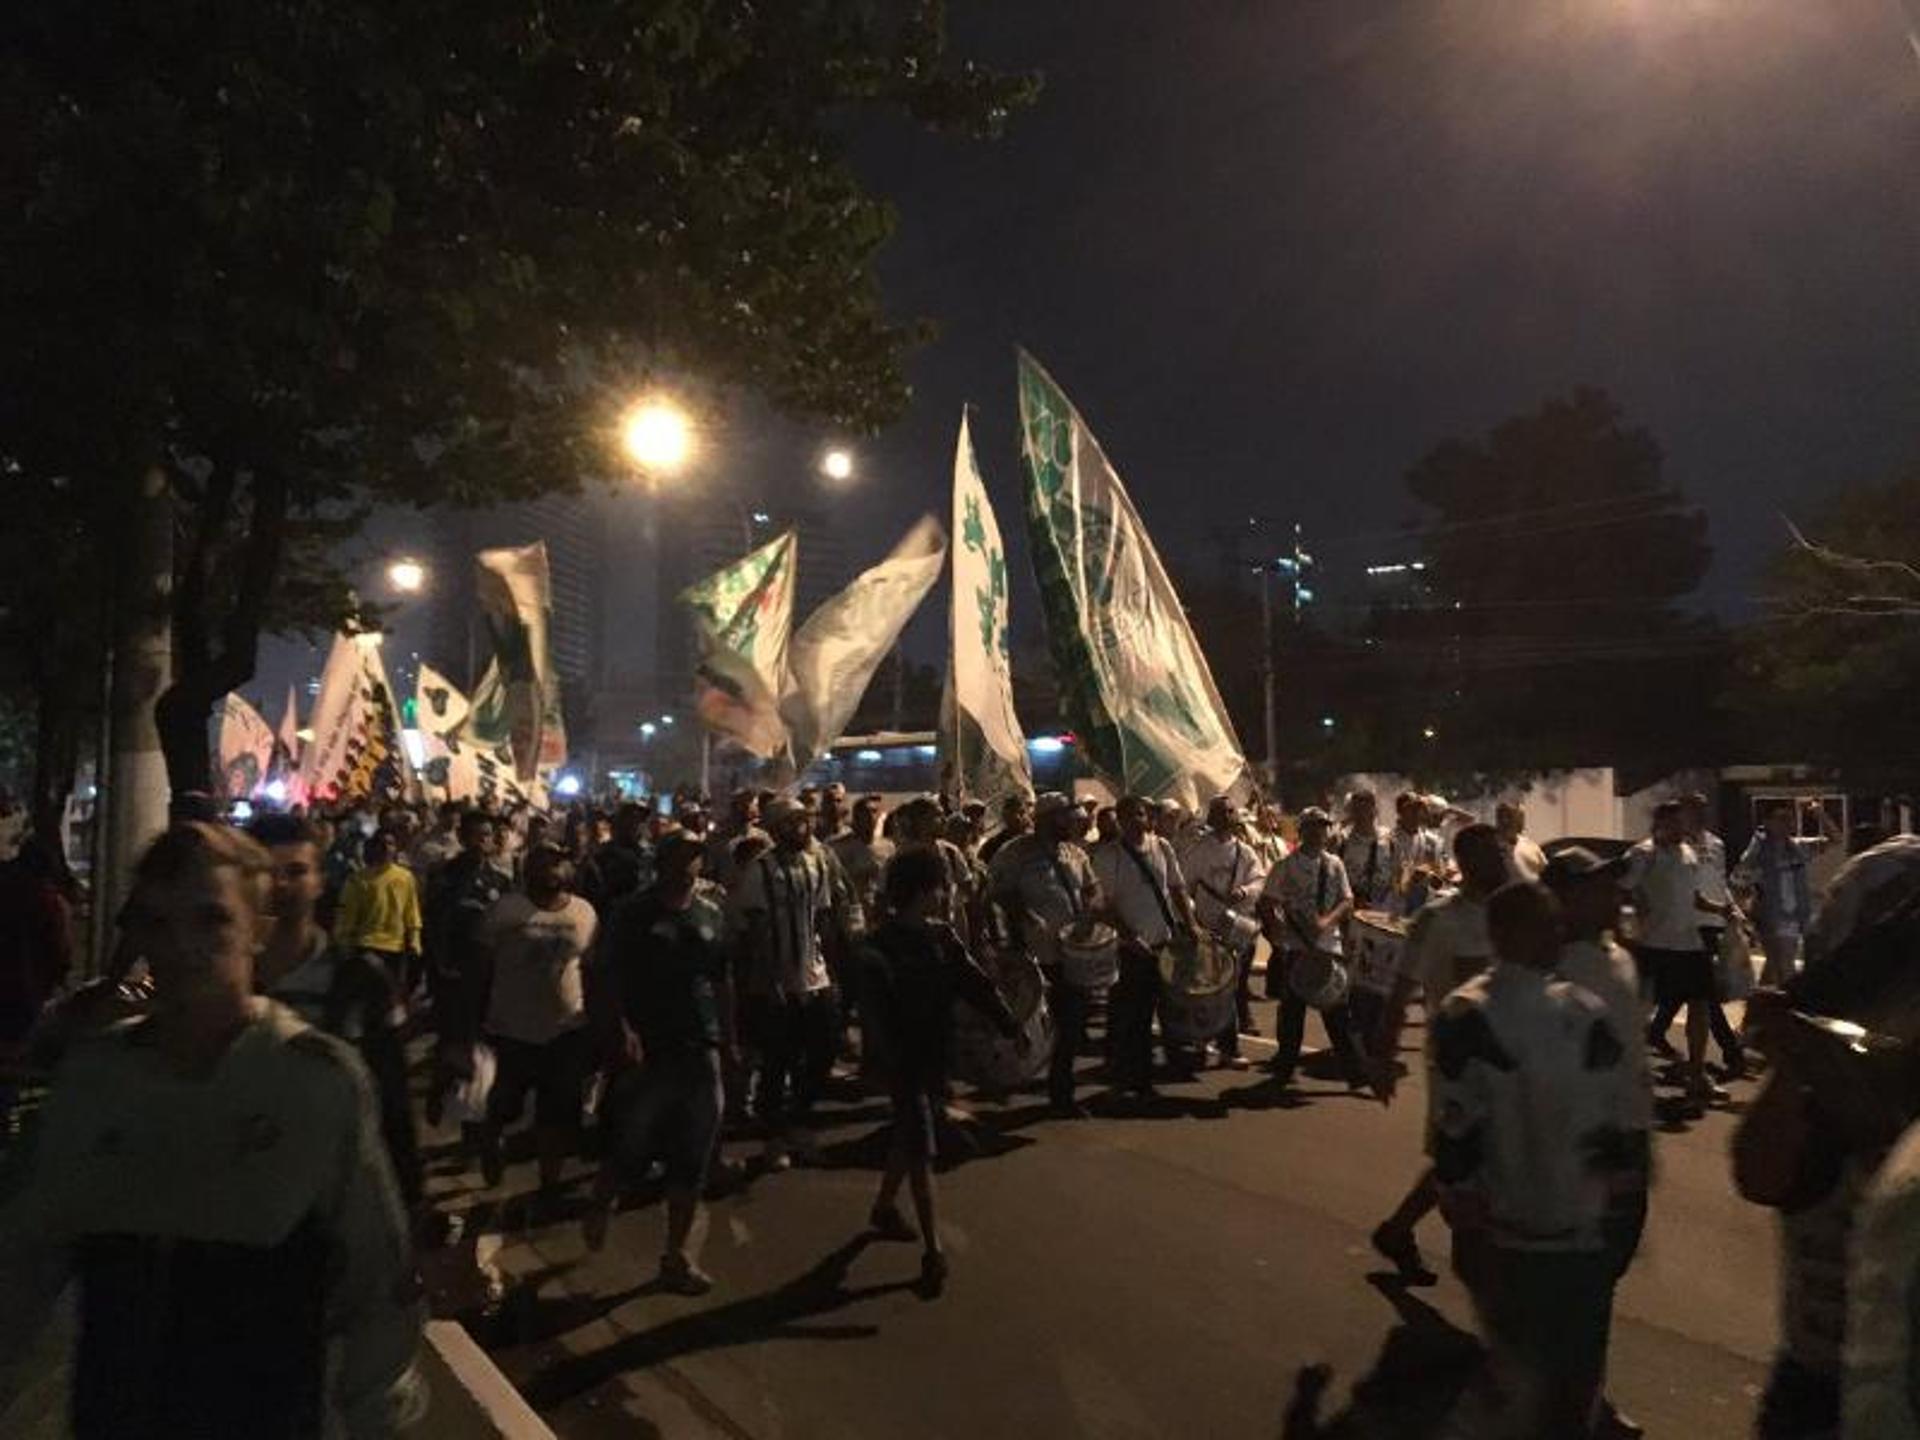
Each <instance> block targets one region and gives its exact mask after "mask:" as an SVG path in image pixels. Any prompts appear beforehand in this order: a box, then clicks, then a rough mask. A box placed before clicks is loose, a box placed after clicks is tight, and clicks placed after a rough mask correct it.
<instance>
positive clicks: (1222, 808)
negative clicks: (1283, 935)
mask: <svg viewBox="0 0 1920 1440" xmlns="http://www.w3.org/2000/svg"><path fill="white" fill-rule="evenodd" d="M1245 833H1246V822H1245V820H1244V819H1243V818H1242V817H1241V814H1240V807H1239V806H1238V805H1236V804H1234V803H1233V801H1231V800H1229V799H1228V798H1227V797H1226V796H1224V795H1222V796H1220V797H1219V798H1218V799H1216V800H1215V801H1214V802H1213V804H1212V805H1211V806H1209V807H1208V809H1207V828H1206V829H1205V830H1202V831H1201V832H1200V833H1199V835H1198V836H1196V837H1195V839H1194V841H1193V843H1192V844H1191V845H1189V846H1188V847H1187V851H1186V854H1184V855H1182V856H1181V857H1180V865H1181V868H1182V869H1183V870H1185V871H1186V874H1187V884H1188V886H1189V888H1190V889H1191V891H1192V893H1193V912H1194V914H1195V916H1196V917H1198V919H1199V921H1200V923H1201V924H1202V925H1203V926H1205V927H1206V929H1207V931H1208V933H1210V934H1212V935H1213V936H1214V937H1215V938H1216V939H1218V940H1219V941H1220V943H1221V944H1222V945H1224V946H1226V947H1227V949H1228V950H1229V951H1231V952H1232V954H1233V963H1234V967H1235V969H1236V970H1237V972H1238V975H1237V978H1236V980H1235V996H1236V1004H1235V1009H1236V1011H1237V1012H1238V1019H1237V1024H1236V1027H1235V1029H1234V1030H1232V1031H1229V1032H1228V1033H1227V1034H1225V1035H1223V1036H1221V1037H1220V1055H1221V1058H1222V1059H1223V1060H1225V1061H1226V1062H1227V1064H1228V1065H1229V1066H1230V1067H1231V1068H1233V1069H1235V1070H1238V1069H1241V1068H1243V1067H1242V1065H1241V1064H1240V1063H1238V1062H1239V1059H1240V1039H1239V1037H1240V1036H1241V1035H1243V1034H1244V1035H1253V1034H1258V1033H1259V1032H1258V1031H1256V1030H1255V1029H1254V1025H1253V991H1252V989H1251V985H1250V982H1251V980H1252V978H1253V951H1254V946H1255V945H1256V944H1257V943H1258V941H1259V938H1260V931H1259V929H1258V922H1257V921H1255V920H1254V909H1255V906H1256V905H1257V904H1258V903H1259V899H1260V889H1261V886H1262V885H1263V884H1264V883H1265V881H1266V878H1267V876H1266V867H1265V866H1264V865H1262V864H1261V863H1260V857H1259V856H1258V855H1257V854H1255V853H1254V849H1253V847H1252V846H1251V845H1249V844H1248V843H1247V842H1246V839H1245Z"/></svg>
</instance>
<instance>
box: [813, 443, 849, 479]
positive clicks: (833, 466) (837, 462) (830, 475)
mask: <svg viewBox="0 0 1920 1440" xmlns="http://www.w3.org/2000/svg"><path fill="white" fill-rule="evenodd" d="M820 473H821V474H822V475H824V476H826V477H827V479H829V480H833V481H836V482H838V481H842V480H851V479H852V478H853V452H852V451H851V450H847V449H843V448H842V447H840V446H838V445H836V446H834V447H833V448H832V449H831V450H829V451H827V452H826V453H825V454H824V455H822V456H821V457H820Z"/></svg>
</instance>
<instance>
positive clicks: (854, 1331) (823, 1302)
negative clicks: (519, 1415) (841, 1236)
mask: <svg viewBox="0 0 1920 1440" xmlns="http://www.w3.org/2000/svg"><path fill="white" fill-rule="evenodd" d="M872 1238H873V1237H872V1236H870V1235H859V1236H856V1237H855V1238H854V1239H852V1240H849V1241H848V1242H847V1243H846V1244H844V1245H842V1246H840V1247H839V1248H838V1249H836V1250H834V1251H832V1252H831V1253H829V1254H828V1255H826V1256H824V1257H822V1258H821V1259H820V1260H819V1261H818V1262H817V1263H815V1264H814V1265H813V1266H811V1267H810V1268H809V1269H807V1270H806V1271H805V1272H803V1273H802V1274H800V1275H797V1276H795V1277H794V1278H793V1279H792V1280H789V1281H788V1282H787V1283H786V1284H784V1285H781V1286H780V1287H778V1288H777V1289H774V1290H770V1291H767V1292H766V1293H765V1294H762V1295H752V1296H748V1297H747V1298H745V1299H742V1300H735V1301H732V1302H730V1303H728V1304H724V1305H718V1306H715V1307H714V1308H712V1309H710V1310H700V1311H696V1312H694V1313H693V1314H690V1315H682V1316H677V1317H676V1318H674V1319H672V1320H668V1321H666V1322H664V1323H663V1324H660V1325H656V1326H654V1327H652V1328H651V1329H648V1330H642V1331H639V1332H637V1333H634V1334H631V1335H625V1336H622V1337H621V1338H620V1339H618V1340H616V1341H614V1342H613V1343H611V1344H609V1345H605V1346H602V1347H601V1348H600V1349H598V1350H595V1351H593V1352H591V1353H590V1354H585V1355H571V1356H567V1357H566V1358H564V1359H561V1360H557V1361H555V1362H553V1363H551V1364H549V1365H546V1366H544V1367H543V1368H541V1369H539V1370H538V1371H536V1372H535V1373H534V1374H533V1375H532V1376H531V1377H529V1378H528V1380H527V1381H526V1383H525V1384H523V1385H522V1386H521V1387H520V1390H521V1394H522V1395H523V1396H524V1397H525V1398H526V1401H527V1403H528V1404H529V1405H531V1406H533V1408H534V1409H535V1410H538V1411H541V1412H543V1413H544V1412H548V1411H551V1410H553V1409H556V1408H557V1407H559V1406H562V1405H565V1404H566V1403H567V1402H568V1401H570V1400H572V1399H574V1398H576V1397H577V1396H580V1395H583V1394H585V1393H587V1392H589V1391H592V1390H594V1389H596V1388H598V1387H599V1386H601V1385H603V1384H605V1383H607V1382H608V1381H610V1380H612V1379H614V1378H615V1377H617V1376H619V1375H623V1374H625V1373H627V1372H628V1371H633V1370H644V1369H648V1368H650V1367H652V1366H657V1365H664V1364H667V1363H669V1362H671V1361H674V1360H678V1359H680V1358H682V1357H683V1356H687V1355H692V1354H697V1353H699V1352H702V1351H707V1350H717V1349H724V1348H728V1347H732V1346H738V1345H754V1344H759V1343H761V1342H763V1341H770V1340H870V1339H872V1338H873V1337H874V1336H876V1335H878V1334H879V1333H880V1327H879V1326H878V1325H873V1324H819V1323H810V1322H814V1321H816V1320H817V1319H818V1318H819V1317H822V1316H826V1315H830V1314H832V1313H833V1312H835V1311H837V1310H843V1309H845V1308H846V1307H847V1306H849V1305H855V1304H858V1303H859V1302H861V1301H863V1300H872V1299H876V1298H878V1297H880V1296H884V1295H892V1294H898V1293H903V1292H907V1291H913V1290H917V1289H918V1288H919V1286H918V1282H917V1281H915V1280H893V1281H887V1282H885V1283H883V1284H878V1285H848V1284H847V1272H848V1270H849V1269H850V1268H851V1267H852V1265H853V1262H854V1260H855V1259H856V1258H857V1257H858V1256H859V1255H860V1253H861V1251H863V1250H865V1249H866V1247H867V1246H868V1245H869V1244H871V1243H872ZM642 1288H644V1287H642ZM633 1293H635V1294H637V1293H639V1292H638V1291H636V1292H633ZM631 1298H632V1294H629V1295H628V1296H626V1297H623V1299H622V1300H621V1301H620V1302H619V1303H624V1301H625V1299H631ZM594 1303H595V1304H596V1305H604V1302H602V1301H595V1302H594ZM612 1308H613V1306H612V1305H604V1308H603V1309H602V1310H601V1313H602V1314H604V1313H606V1311H607V1310H610V1309H612Z"/></svg>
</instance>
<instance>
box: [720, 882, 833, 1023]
mask: <svg viewBox="0 0 1920 1440" xmlns="http://www.w3.org/2000/svg"><path fill="white" fill-rule="evenodd" d="M733 904H734V908H735V910H736V912H737V913H738V914H739V915H740V916H741V917H743V918H745V917H751V916H755V915H761V916H765V917H766V925H767V932H766V933H767V936H768V939H769V943H770V944H771V945H772V947H773V950H772V953H771V954H770V955H761V956H758V957H756V958H757V959H759V960H760V961H761V963H763V964H765V965H767V966H768V967H769V972H770V975H771V978H772V983H773V989H774V992H775V993H776V994H779V995H782V996H791V997H798V996H803V995H812V994H814V993H816V992H818V991H821V990H825V989H827V988H828V987H829V986H831V985H832V984H833V977H832V976H831V975H830V974H828V972H827V957H826V954H825V952H824V951H823V950H822V949H821V947H820V927H821V925H822V924H823V923H824V922H825V920H826V919H827V917H828V916H829V915H830V914H831V913H832V911H833V874H832V872H831V871H830V870H829V869H828V862H827V860H826V857H825V856H824V855H822V854H817V853H815V852H814V851H813V850H801V851H798V852H795V853H789V852H787V851H784V850H779V849H775V850H769V851H768V852H767V853H766V854H764V855H762V856H761V857H760V858H759V859H758V860H756V861H754V862H753V864H751V865H749V866H748V867H747V868H746V869H745V870H743V871H741V872H740V878H739V880H738V881H736V882H735V885H734V894H733Z"/></svg>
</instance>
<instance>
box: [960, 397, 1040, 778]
mask: <svg viewBox="0 0 1920 1440" xmlns="http://www.w3.org/2000/svg"><path fill="white" fill-rule="evenodd" d="M953 537H954V541H953V604H952V610H951V615H950V622H949V624H950V636H949V649H948V670H947V687H948V692H949V693H948V695H947V696H946V697H945V698H943V700H942V704H941V724H940V758H941V764H940V773H941V776H942V780H943V785H944V784H947V783H950V784H951V786H952V793H953V794H954V795H955V797H956V798H959V799H968V800H984V801H986V802H987V803H988V804H989V805H994V804H997V803H998V802H999V801H1000V799H1001V798H1002V797H1003V796H1006V795H1010V794H1013V793H1015V792H1017V791H1021V790H1031V789H1032V788H1033V770H1032V767H1031V766H1030V765H1029V764H1028V761H1027V741H1026V737H1025V736H1024V735H1023V734H1022V733H1021V730H1020V719H1019V717H1018V716H1017V715H1016V714H1015V713H1014V709H1013V671H1012V668H1011V664H1010V656H1009V648H1008V643H1007V557H1006V550H1005V548H1004V547H1003V546H1002V545H1001V543H1000V522H999V521H998V520H996V519H995V518H994V514H993V506H992V504H991V503H990V502H989V501H988V499H987V487H986V485H985V484H984V483H983V482H982V481H981V479H980V467H979V466H978V464H976V463H975V461H974V455H973V436H972V433H971V432H970V431H969V430H968V428H967V417H966V416H965V415H964V414H962V415H961V417H960V439H959V442H958V444H957V445H956V447H955V449H954V455H953Z"/></svg>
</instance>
